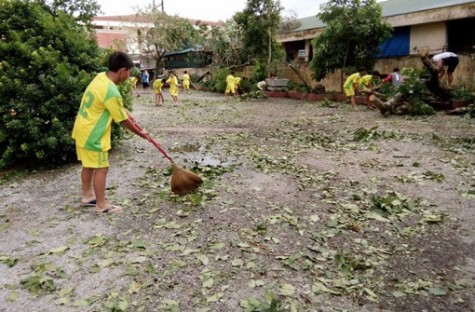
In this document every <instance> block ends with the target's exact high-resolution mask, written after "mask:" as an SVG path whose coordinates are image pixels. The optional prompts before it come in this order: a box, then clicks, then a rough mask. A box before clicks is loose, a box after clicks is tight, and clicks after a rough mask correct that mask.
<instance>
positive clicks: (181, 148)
mask: <svg viewBox="0 0 475 312" xmlns="http://www.w3.org/2000/svg"><path fill="white" fill-rule="evenodd" d="M201 150H203V146H201V145H200V144H199V143H186V144H183V145H177V146H173V147H172V148H170V152H173V153H191V152H198V151H201Z"/></svg>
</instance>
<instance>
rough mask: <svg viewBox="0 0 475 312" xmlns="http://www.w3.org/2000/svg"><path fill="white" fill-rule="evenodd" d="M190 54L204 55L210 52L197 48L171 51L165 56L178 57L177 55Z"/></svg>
mask: <svg viewBox="0 0 475 312" xmlns="http://www.w3.org/2000/svg"><path fill="white" fill-rule="evenodd" d="M189 52H204V53H207V52H210V51H206V50H205V49H203V48H202V47H195V48H186V49H183V50H176V51H171V52H168V53H165V55H164V56H170V55H177V54H186V53H189Z"/></svg>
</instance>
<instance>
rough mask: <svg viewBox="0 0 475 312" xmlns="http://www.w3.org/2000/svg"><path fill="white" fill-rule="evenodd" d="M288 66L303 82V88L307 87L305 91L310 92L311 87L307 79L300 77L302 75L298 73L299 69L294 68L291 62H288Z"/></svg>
mask: <svg viewBox="0 0 475 312" xmlns="http://www.w3.org/2000/svg"><path fill="white" fill-rule="evenodd" d="M289 67H290V68H291V69H292V70H293V71H294V73H295V74H297V76H298V77H299V78H300V80H302V82H303V84H304V85H305V88H306V89H307V92H308V93H310V91H311V90H312V88H311V87H310V85H309V84H308V83H307V81H306V80H305V79H304V78H303V77H302V75H301V74H300V71H299V70H298V69H297V68H295V66H294V65H292V64H289Z"/></svg>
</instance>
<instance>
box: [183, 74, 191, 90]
mask: <svg viewBox="0 0 475 312" xmlns="http://www.w3.org/2000/svg"><path fill="white" fill-rule="evenodd" d="M189 86H190V75H188V74H183V87H185V88H186V87H189Z"/></svg>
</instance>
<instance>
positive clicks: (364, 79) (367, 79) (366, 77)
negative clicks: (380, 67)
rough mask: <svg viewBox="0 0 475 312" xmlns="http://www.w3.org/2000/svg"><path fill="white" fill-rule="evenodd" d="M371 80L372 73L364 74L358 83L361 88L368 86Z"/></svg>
mask: <svg viewBox="0 0 475 312" xmlns="http://www.w3.org/2000/svg"><path fill="white" fill-rule="evenodd" d="M372 82H373V75H364V76H363V77H361V78H360V80H359V85H360V87H361V88H362V89H364V88H368V87H369V86H370V85H371V83H372Z"/></svg>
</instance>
